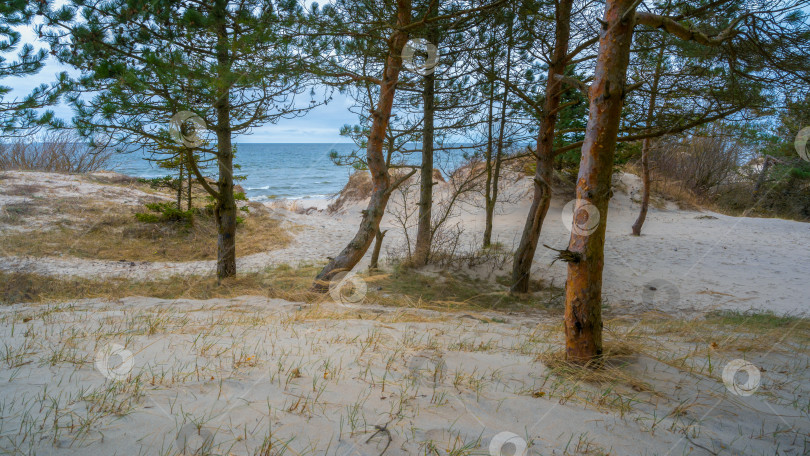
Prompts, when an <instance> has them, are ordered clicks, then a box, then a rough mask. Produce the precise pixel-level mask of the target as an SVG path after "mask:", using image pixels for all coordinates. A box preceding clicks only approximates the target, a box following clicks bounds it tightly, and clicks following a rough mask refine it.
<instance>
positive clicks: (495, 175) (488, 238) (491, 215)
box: [484, 22, 512, 248]
mask: <svg viewBox="0 0 810 456" xmlns="http://www.w3.org/2000/svg"><path fill="white" fill-rule="evenodd" d="M507 33H508V37H507V40H508V43H509V44H508V45H507V50H506V75H505V78H504V79H506V84H504V85H503V99H502V100H501V119H500V125H499V128H498V143H497V147H498V149H497V151H496V152H495V168H494V169H493V171H492V189H491V193H490V194H491V196H492V201H491V202H490V204H488V205H487V226H486V234H485V236H484V248H487V247H490V246H491V245H492V224H493V222H494V220H495V205H496V204H497V203H498V181H499V180H500V177H501V163H502V161H503V138H504V136H505V135H506V105H507V101H509V80H510V76H511V72H512V23H511V22H510V23H509V29H508V32H507Z"/></svg>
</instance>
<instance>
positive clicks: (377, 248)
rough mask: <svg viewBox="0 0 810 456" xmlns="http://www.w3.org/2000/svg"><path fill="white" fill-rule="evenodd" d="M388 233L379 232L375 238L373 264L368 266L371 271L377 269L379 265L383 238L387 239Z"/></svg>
mask: <svg viewBox="0 0 810 456" xmlns="http://www.w3.org/2000/svg"><path fill="white" fill-rule="evenodd" d="M387 232H388V230H386V231H380V230H377V235H376V236H375V241H374V250H372V251H371V262H370V263H369V265H368V268H369V269H377V266H378V265H379V262H380V250H382V243H383V238H384V237H385V233H387Z"/></svg>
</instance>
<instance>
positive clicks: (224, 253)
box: [212, 0, 236, 279]
mask: <svg viewBox="0 0 810 456" xmlns="http://www.w3.org/2000/svg"><path fill="white" fill-rule="evenodd" d="M226 7H227V5H226V2H225V1H223V0H217V1H216V3H215V6H214V14H212V17H214V20H215V21H216V23H217V29H218V37H217V40H218V41H217V56H216V57H217V66H218V72H219V74H220V76H221V77H220V79H219V80H218V81H217V83H218V84H217V85H218V87H217V90H218V94H219V98H218V99H217V101H216V102H215V103H214V109H216V112H217V125H216V127H215V130H216V133H217V164H218V167H219V179H218V180H217V187H219V188H218V191H217V201H216V204H215V206H214V217H215V219H216V221H217V278H218V279H224V278H226V277H233V276H235V275H236V201H235V200H234V197H233V144H231V102H230V93H229V91H230V89H229V84H230V82H229V81H228V80H227V78H226V77H225V75H228V74H230V66H231V57H230V55H229V42H228V38H227V37H228V29H227V27H226V25H225V14H226Z"/></svg>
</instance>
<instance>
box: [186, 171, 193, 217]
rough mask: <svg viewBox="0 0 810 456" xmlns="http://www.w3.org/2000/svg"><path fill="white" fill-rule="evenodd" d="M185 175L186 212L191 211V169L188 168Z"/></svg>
mask: <svg viewBox="0 0 810 456" xmlns="http://www.w3.org/2000/svg"><path fill="white" fill-rule="evenodd" d="M187 174H188V187H187V191H186V195H187V196H188V209H187V210H189V211H190V210H191V181H192V175H191V168H190V167H189V171H188V173H187Z"/></svg>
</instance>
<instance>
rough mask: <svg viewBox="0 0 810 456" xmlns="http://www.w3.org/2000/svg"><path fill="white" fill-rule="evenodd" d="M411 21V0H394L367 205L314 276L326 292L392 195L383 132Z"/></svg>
mask: <svg viewBox="0 0 810 456" xmlns="http://www.w3.org/2000/svg"><path fill="white" fill-rule="evenodd" d="M410 22H411V1H410V0H397V25H398V27H397V28H395V29H394V31H393V32H392V35H391V39H390V40H389V50H388V58H387V60H386V62H385V69H384V70H383V76H382V81H381V82H380V100H379V103H378V104H377V109H375V110H374V112H373V113H372V118H373V121H372V124H371V129H370V132H369V138H368V146H367V148H366V154H367V163H368V170H369V172H370V173H371V181H372V184H373V186H374V188H373V190H372V193H371V199H370V200H369V203H368V207H367V208H366V210H365V211H363V218H362V220H361V221H360V228H359V229H358V231H357V234H355V235H354V238H353V239H352V240H351V241H350V242H349V244H348V245H347V246H346V247H345V248H344V249H343V251H342V252H340V254H339V255H338V256H337V257H335V258H334V259H332V260H331V261H329V263H328V264H327V265H326V266H325V267H324V268H323V270H321V272H320V273H319V274H318V275H317V276H316V277H315V282H314V283H313V285H312V289H313V291H317V292H321V293H325V292H327V291H328V290H329V281H330V280H331V279H332V276H334V275H335V274H336V273H338V272H341V271H350V270H351V269H352V268H354V267H355V266H356V265H357V263H359V262H360V259H362V258H363V255H365V253H366V251H368V248H369V246H370V245H371V242H372V241H373V240H374V237H375V235H376V233H377V231H378V230H379V227H380V220H382V217H383V214H384V213H385V206H386V204H387V203H388V198H389V197H390V196H391V188H390V187H391V177H390V176H389V175H388V167H387V166H386V164H385V157H383V153H382V150H383V145H384V142H385V134H386V131H387V130H388V122H389V120H390V118H391V109H392V107H393V104H394V95H395V91H396V85H397V81H398V80H399V72H400V69H401V68H402V49H403V48H404V47H405V44H406V43H407V42H408V31H407V30H402V29H401V27H403V26H406V25H408V24H410Z"/></svg>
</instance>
